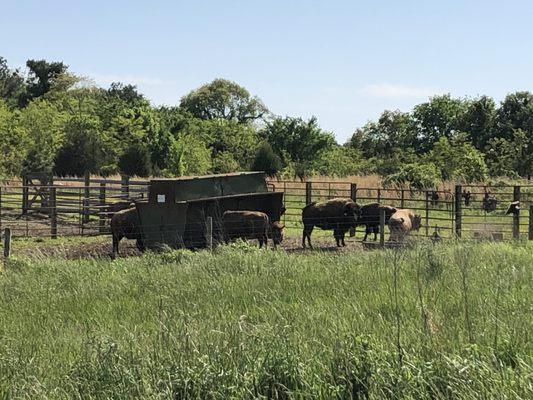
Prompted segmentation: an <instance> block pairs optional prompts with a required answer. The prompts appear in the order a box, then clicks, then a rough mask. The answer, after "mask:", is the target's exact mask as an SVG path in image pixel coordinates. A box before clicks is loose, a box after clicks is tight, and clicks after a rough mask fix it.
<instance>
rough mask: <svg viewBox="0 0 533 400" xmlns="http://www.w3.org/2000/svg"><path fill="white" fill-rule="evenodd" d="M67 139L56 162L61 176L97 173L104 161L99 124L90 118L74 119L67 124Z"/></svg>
mask: <svg viewBox="0 0 533 400" xmlns="http://www.w3.org/2000/svg"><path fill="white" fill-rule="evenodd" d="M65 130H66V132H67V134H66V140H65V143H64V144H63V146H61V148H60V149H59V151H58V153H57V156H56V157H55V162H54V164H55V165H54V173H55V174H57V175H59V176H83V175H84V174H85V173H97V172H99V170H100V166H101V163H102V150H101V149H102V142H101V136H100V135H99V132H98V129H97V126H95V125H94V124H91V122H90V121H89V120H79V119H72V120H70V121H69V122H68V123H67V125H66V129H65Z"/></svg>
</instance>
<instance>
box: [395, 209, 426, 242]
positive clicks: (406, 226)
mask: <svg viewBox="0 0 533 400" xmlns="http://www.w3.org/2000/svg"><path fill="white" fill-rule="evenodd" d="M421 225H422V217H421V216H420V215H418V214H415V213H413V212H412V211H411V210H403V209H400V210H397V211H396V212H395V213H394V214H392V216H391V217H390V219H389V230H390V238H389V240H390V241H391V242H403V241H404V239H405V238H406V237H407V236H408V235H409V234H410V233H411V232H412V231H417V230H419V229H420V226H421Z"/></svg>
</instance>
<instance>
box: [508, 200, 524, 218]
mask: <svg viewBox="0 0 533 400" xmlns="http://www.w3.org/2000/svg"><path fill="white" fill-rule="evenodd" d="M509 214H513V215H519V214H520V201H513V202H512V203H511V204H509V208H507V211H506V212H505V215H509Z"/></svg>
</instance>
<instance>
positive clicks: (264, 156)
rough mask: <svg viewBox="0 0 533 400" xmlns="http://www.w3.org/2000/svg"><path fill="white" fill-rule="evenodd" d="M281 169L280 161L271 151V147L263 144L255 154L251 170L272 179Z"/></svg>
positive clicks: (265, 143)
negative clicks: (260, 172) (262, 173)
mask: <svg viewBox="0 0 533 400" xmlns="http://www.w3.org/2000/svg"><path fill="white" fill-rule="evenodd" d="M281 167H282V165H281V160H280V159H279V157H278V156H277V155H276V153H274V150H272V146H271V145H270V144H269V143H268V142H263V143H262V144H261V145H260V146H259V147H258V148H257V151H256V153H255V157H254V161H253V163H252V170H253V171H265V172H266V174H267V175H268V176H271V177H273V176H276V174H277V173H278V172H279V171H280V170H281Z"/></svg>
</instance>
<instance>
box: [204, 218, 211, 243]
mask: <svg viewBox="0 0 533 400" xmlns="http://www.w3.org/2000/svg"><path fill="white" fill-rule="evenodd" d="M206 225H207V226H206V229H205V239H206V242H207V248H208V249H209V250H213V217H207V224H206Z"/></svg>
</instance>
